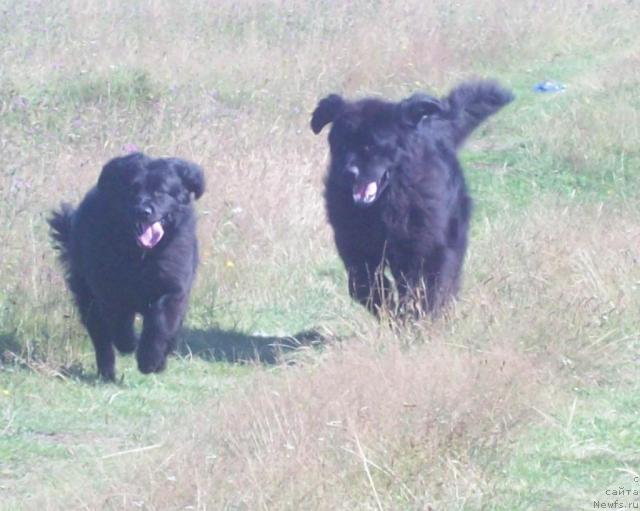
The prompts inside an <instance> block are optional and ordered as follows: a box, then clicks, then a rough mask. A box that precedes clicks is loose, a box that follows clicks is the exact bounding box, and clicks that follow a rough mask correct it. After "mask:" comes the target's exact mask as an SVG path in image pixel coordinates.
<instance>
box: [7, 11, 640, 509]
mask: <svg viewBox="0 0 640 511" xmlns="http://www.w3.org/2000/svg"><path fill="white" fill-rule="evenodd" d="M10 7H11V8H10V11H11V12H10V14H11V16H10V17H11V18H12V19H13V20H14V22H13V23H12V32H11V39H10V40H9V43H5V44H4V46H2V53H1V54H0V57H1V58H0V62H2V68H1V69H0V71H2V74H3V76H4V77H9V79H8V82H4V81H3V82H0V85H2V86H3V87H5V88H4V89H2V90H4V91H7V90H9V91H10V92H11V93H10V94H8V95H4V96H2V97H0V112H2V113H5V114H7V113H8V114H11V116H14V115H15V116H19V115H22V116H23V117H20V119H21V120H20V122H16V121H15V119H14V117H11V119H12V122H13V124H11V125H9V124H8V123H7V124H6V125H4V124H3V125H0V150H1V151H2V152H3V156H4V157H5V158H6V161H7V162H9V163H8V165H7V166H6V167H5V168H4V169H3V170H4V171H3V172H0V199H1V201H2V202H1V203H0V212H1V213H2V215H3V218H4V223H3V226H4V228H3V229H2V230H0V268H2V273H3V282H2V285H1V286H0V298H2V300H3V301H2V304H3V306H4V307H5V308H4V309H0V313H1V314H6V317H7V320H6V322H5V325H9V326H8V327H6V328H7V329H8V330H9V331H10V332H11V333H12V335H13V334H14V333H15V335H16V338H17V340H18V341H19V342H20V343H22V344H23V345H24V347H26V348H27V349H26V351H27V355H29V354H30V353H31V349H30V346H31V344H33V345H36V344H38V345H40V346H43V345H44V346H45V347H46V348H47V349H46V350H45V352H44V353H43V352H42V351H41V352H40V353H39V356H40V358H44V359H45V360H46V361H47V362H48V363H50V364H51V365H52V367H57V366H58V364H59V362H60V360H61V359H62V360H63V361H64V362H66V363H69V362H70V361H74V360H77V359H78V358H79V357H80V358H81V357H85V360H86V359H90V358H91V354H90V349H89V350H87V348H86V346H84V348H81V349H78V350H75V351H74V350H72V349H67V348H65V349H64V350H63V349H61V348H60V345H61V344H63V343H64V342H65V341H66V340H68V339H69V338H84V337H83V336H84V333H83V332H82V331H81V330H80V328H79V327H78V326H77V322H75V320H74V321H73V324H72V322H71V321H69V320H67V319H62V318H63V317H64V316H63V315H64V314H67V315H68V314H69V313H70V312H71V310H72V309H71V306H70V305H69V303H68V301H64V302H63V301H61V300H60V296H62V294H63V293H64V291H63V289H64V286H63V282H62V280H61V278H60V275H59V271H58V266H57V265H56V264H55V263H54V261H53V257H52V254H51V250H50V246H49V241H48V239H47V230H46V227H45V223H44V212H45V211H46V210H48V209H49V208H50V207H52V206H53V205H55V204H57V203H58V202H59V201H60V200H62V199H64V200H71V201H74V200H78V199H79V198H80V197H81V196H82V195H83V193H84V192H85V190H86V189H87V188H88V187H89V186H91V185H92V184H93V183H95V180H96V176H97V173H98V171H99V169H100V167H101V165H102V164H103V163H104V162H105V161H106V160H107V159H108V158H110V157H112V156H114V155H117V154H120V152H121V148H122V146H123V145H124V144H126V143H131V142H134V143H136V144H138V145H139V146H140V147H141V148H142V149H144V150H145V151H148V152H150V153H151V154H154V155H166V154H177V155H182V156H185V157H188V158H192V159H194V160H195V161H198V162H200V163H201V164H203V166H204V167H205V168H206V170H207V176H208V184H209V189H208V191H207V193H206V194H205V196H204V197H203V199H202V201H201V202H200V204H199V205H198V208H199V211H200V212H201V214H202V216H201V221H200V224H199V232H200V240H201V246H202V255H203V264H202V267H201V268H202V270H201V272H200V276H199V281H198V289H197V290H196V293H195V297H194V298H195V299H194V303H193V306H192V310H193V311H194V315H192V316H190V317H192V318H193V317H194V316H195V315H197V314H201V315H203V316H205V317H206V319H205V320H206V321H211V322H214V323H215V322H216V321H227V324H230V325H233V326H236V325H238V324H239V325H241V327H243V328H244V327H245V326H246V325H252V322H253V321H254V315H256V316H258V315H259V314H260V313H261V311H262V310H263V307H266V306H267V305H269V304H273V303H276V304H282V306H283V307H290V309H287V310H289V311H290V312H291V313H292V314H293V313H296V311H297V310H298V308H299V307H301V306H302V305H305V306H307V304H306V303H303V299H302V297H303V295H302V291H303V290H306V289H316V290H317V289H319V290H321V291H322V292H323V293H324V294H323V295H322V296H323V299H322V300H318V301H317V302H315V303H313V302H312V303H311V305H309V306H310V307H314V306H315V307H317V308H321V309H322V313H323V314H324V316H322V317H323V318H325V319H326V322H323V324H322V325H320V327H322V328H323V331H327V332H334V331H337V332H338V333H337V334H331V333H329V334H328V335H327V337H328V338H329V340H330V341H331V343H330V346H328V347H326V348H325V350H324V351H322V352H321V353H311V354H308V356H303V357H301V360H300V361H299V362H298V363H297V364H296V365H293V366H287V367H280V368H278V369H276V370H267V369H264V368H256V370H255V373H256V375H255V377H254V378H253V379H252V380H251V383H250V384H249V385H247V386H246V387H243V388H240V389H238V390H237V392H236V391H235V390H234V391H233V392H230V393H229V394H228V395H227V396H226V397H224V398H223V399H221V400H215V401H214V400H206V401H203V402H202V403H201V407H200V408H201V409H200V411H199V412H197V413H195V414H193V415H186V416H185V417H184V418H183V420H182V421H181V423H179V424H167V425H166V431H165V433H164V435H163V437H162V438H160V439H158V443H159V444H161V447H158V448H157V449H154V450H152V451H144V450H143V451H139V452H131V453H129V454H123V455H122V456H119V457H115V458H110V459H105V460H96V461H95V463H93V464H92V465H91V466H90V467H79V466H73V465H72V464H69V465H65V466H64V467H62V468H61V470H60V474H61V476H60V477H59V478H57V479H56V481H55V484H53V485H52V486H50V487H46V488H41V489H40V488H39V489H38V491H35V492H34V495H33V499H32V500H30V501H28V502H26V503H24V502H21V503H20V505H23V506H25V507H30V508H36V507H39V508H42V509H63V508H64V509H68V508H79V509H118V510H120V509H150V510H151V509H153V510H156V509H157V510H164V509H197V510H204V509H228V510H250V511H253V510H256V509H265V510H267V509H277V510H280V509H283V510H286V509H292V510H294V509H296V510H297V509H327V510H328V509H332V510H333V509H345V510H346V509H349V510H352V509H378V510H379V509H422V510H427V509H442V508H444V507H446V508H447V509H463V508H464V509H474V508H475V509H481V508H482V505H483V503H484V502H485V500H484V498H485V496H486V495H488V494H491V492H492V491H493V489H492V487H491V485H492V482H491V481H492V479H491V474H490V473H489V472H490V470H489V469H490V467H491V463H492V461H495V460H496V459H499V457H500V456H501V455H502V453H503V452H504V451H503V449H504V447H505V445H506V443H507V441H508V439H509V437H510V435H511V434H512V433H513V432H514V431H517V428H518V426H519V425H520V424H521V423H522V422H523V421H525V420H528V419H530V418H532V417H533V415H532V409H533V407H534V406H535V407H549V406H551V405H552V403H554V402H555V400H556V399H562V398H564V397H566V395H567V394H568V392H570V389H571V388H573V387H580V386H586V385H593V384H599V383H602V382H606V381H607V380H609V379H611V380H615V379H619V378H624V377H625V375H624V371H625V368H626V367H628V366H627V365H625V364H626V363H627V362H628V358H629V357H630V356H631V353H632V351H631V350H627V346H628V344H629V343H630V339H631V338H632V337H633V336H634V335H636V336H637V333H636V330H634V328H636V327H637V321H635V318H636V317H637V311H638V310H639V308H640V299H639V298H638V297H639V296H640V295H639V293H638V288H639V286H640V270H639V266H638V252H637V247H638V242H640V226H639V224H638V222H637V218H638V210H637V206H636V205H634V204H630V205H629V204H626V205H625V204H624V201H621V200H616V201H615V205H613V204H612V205H602V206H601V207H599V208H598V207H596V206H593V205H591V206H580V205H579V204H577V201H561V200H558V199H555V198H554V197H551V198H549V197H542V196H541V197H536V198H535V201H534V205H533V206H532V207H531V208H530V209H528V210H527V211H525V212H523V211H512V210H511V209H509V205H508V202H509V198H508V197H505V198H504V208H505V211H503V212H499V213H497V214H496V215H495V216H492V217H490V218H487V219H485V220H482V221H479V222H478V223H477V224H476V225H475V226H474V233H473V241H472V243H471V246H470V253H469V258H468V261H467V266H466V269H465V275H466V277H465V279H466V280H465V286H464V293H463V294H462V297H461V300H460V302H459V303H458V304H457V305H456V307H455V308H454V309H453V310H452V311H451V313H450V317H448V318H446V319H444V320H442V321H438V322H435V323H432V324H430V323H420V324H416V325H411V326H409V327H407V328H405V329H404V330H390V329H386V328H385V327H380V326H379V325H378V324H377V323H375V322H374V321H372V320H371V318H369V317H368V315H367V314H366V313H364V312H363V311H362V310H360V309H358V308H356V307H354V306H353V305H352V304H351V303H350V301H349V299H348V297H347V296H346V292H345V289H346V286H345V285H344V283H343V282H340V278H341V277H340V276H342V269H341V268H340V266H339V262H337V261H336V256H335V253H334V250H333V246H332V241H331V235H330V232H329V229H328V228H327V226H326V222H325V220H324V211H323V204H322V200H321V180H322V173H323V169H324V166H325V162H326V145H325V144H324V142H323V140H321V139H320V138H316V137H314V136H313V135H312V134H311V133H310V131H309V130H308V114H309V112H310V111H311V110H312V108H313V106H314V105H315V102H316V101H317V99H318V98H319V97H321V96H322V95H324V94H326V93H328V92H331V91H334V90H335V91H340V92H342V93H345V94H356V95H358V94H363V93H375V94H385V95H387V96H389V97H392V98H398V97H401V96H402V95H404V94H406V93H408V92H410V91H413V90H415V89H417V88H421V87H422V88H424V87H426V88H428V89H430V90H433V89H435V90H437V91H440V90H443V89H445V88H446V87H448V86H450V85H452V84H453V83H455V82H457V81H458V80H459V79H461V78H462V77H468V76H469V75H470V74H491V75H492V76H497V77H498V78H500V77H501V76H500V74H501V73H504V74H505V76H519V77H523V76H524V78H522V80H523V81H525V80H527V83H528V82H529V81H531V82H533V80H538V79H541V78H543V77H540V76H538V75H535V76H532V75H530V74H528V73H532V72H531V69H530V68H531V67H533V68H535V67H536V66H539V64H540V62H541V61H543V62H547V61H550V60H553V59H555V58H557V57H558V58H560V57H562V56H566V55H568V54H569V55H570V54H571V53H572V52H573V51H574V50H575V49H576V48H579V50H580V51H582V52H586V51H588V50H589V49H590V48H591V49H592V50H594V51H600V50H602V48H606V50H607V52H610V54H611V55H612V58H611V59H607V61H606V67H604V68H603V69H597V70H594V71H593V73H591V72H588V73H583V74H582V75H580V76H578V77H577V79H576V82H575V83H574V85H573V86H574V87H575V88H577V87H582V89H583V90H586V91H588V92H589V94H588V98H590V99H589V100H590V101H591V100H595V101H596V107H592V106H591V105H589V104H587V103H585V102H584V101H583V97H582V96H579V95H578V96H575V97H573V98H572V99H570V100H569V101H568V104H565V106H566V108H565V109H563V110H562V111H561V112H560V113H558V114H555V113H554V112H553V111H552V112H551V113H547V112H543V114H541V115H542V116H543V117H545V118H544V119H543V120H544V121H546V122H543V123H542V124H538V125H521V124H520V123H517V122H514V121H513V119H512V118H511V121H510V122H511V123H512V124H516V125H517V127H516V128H515V129H513V130H512V132H510V133H509V134H508V135H509V136H513V137H514V138H515V139H516V140H517V141H518V142H519V143H524V144H527V146H530V147H531V151H532V153H538V154H540V153H545V152H548V153H550V154H553V155H554V156H557V158H556V160H557V161H560V160H561V159H562V158H567V159H570V160H572V162H573V167H572V169H581V168H584V167H586V166H588V165H590V164H591V163H590V162H591V161H592V160H593V159H594V158H598V159H599V160H598V161H599V162H602V163H605V164H607V165H608V166H607V167H606V168H610V163H611V162H610V161H609V159H610V158H612V157H615V156H612V155H614V154H618V153H614V151H613V149H614V148H618V147H619V146H620V145H621V144H622V145H623V146H624V150H625V151H628V152H629V153H633V151H635V148H636V147H637V145H636V143H635V142H634V141H635V140H637V139H638V137H637V136H636V135H637V129H638V126H639V125H640V123H638V122H637V109H635V110H634V109H632V108H629V107H628V106H627V99H628V96H627V95H622V94H620V95H618V96H617V97H614V98H611V100H609V98H606V100H605V99H602V97H601V96H598V94H599V93H600V92H601V93H602V94H606V92H607V90H608V88H610V87H612V86H613V85H615V84H617V83H619V81H618V78H617V77H618V75H619V76H620V77H621V78H620V80H622V81H625V80H626V81H625V82H624V83H628V84H629V87H630V88H633V86H634V84H636V83H637V82H638V76H637V66H636V67H635V68H634V65H635V64H636V63H637V55H636V54H635V53H633V52H631V51H622V50H621V48H624V47H625V45H627V44H628V41H627V40H625V39H624V38H618V37H617V36H616V37H613V36H612V32H615V33H617V32H616V31H619V32H620V33H623V34H627V35H628V34H629V33H630V30H629V27H635V26H637V23H636V22H637V16H638V14H637V12H636V11H637V10H636V11H634V10H633V9H632V8H631V7H627V6H626V4H623V3H622V2H619V1H615V0H608V1H604V2H597V3H595V2H588V3H585V2H579V1H578V0H564V1H561V2H539V1H531V2H529V1H523V2H508V1H506V0H482V1H480V2H474V3H473V5H467V4H464V8H463V5H462V3H455V2H454V3H452V2H446V1H437V2H417V1H409V0H407V1H403V2H391V1H382V2H368V1H364V0H363V1H357V2H350V3H343V4H340V5H337V4H335V3H327V2H324V1H320V0H318V1H308V2H302V1H270V2H266V1H264V2H246V3H245V2H241V3H238V2H232V1H230V0H229V1H227V0H224V1H220V2H214V3H209V4H206V3H201V2H195V1H187V0H184V1H181V2H173V3H172V2H164V1H156V0H150V1H146V2H139V3H136V4H131V5H127V6H123V5H122V4H120V3H118V2H106V3H104V2H102V3H96V2H89V3H87V2H79V1H68V2H63V3H62V4H60V3H46V2H44V3H43V2H24V3H16V4H14V5H12V6H10ZM609 12H615V13H617V16H616V17H615V19H613V20H612V23H603V22H602V21H603V19H604V20H605V21H606V17H607V15H608V13H609ZM620 13H622V14H620ZM301 20H302V21H301ZM36 29H37V30H36ZM634 33H635V32H634ZM43 40H45V41H46V44H44V43H42V41H43ZM634 48H635V46H634ZM121 68H124V69H137V68H142V69H144V71H145V72H147V73H148V75H149V77H150V81H151V83H152V84H153V85H154V87H156V89H154V91H155V92H154V93H157V94H156V96H154V97H153V98H151V99H149V98H142V99H141V98H138V101H137V102H134V103H133V104H128V103H126V101H125V102H123V103H122V104H116V105H115V106H114V105H113V104H109V103H108V102H104V101H99V100H97V101H89V102H86V103H82V104H80V105H79V106H69V105H68V104H64V102H63V103H62V104H54V105H51V104H38V103H37V102H36V101H33V102H32V103H31V104H29V105H28V106H27V107H23V103H22V102H21V100H20V98H23V96H24V97H27V96H29V94H35V93H33V91H34V90H35V91H36V92H38V91H40V92H42V90H45V89H46V87H47V86H49V85H50V83H58V82H56V80H58V81H61V82H62V83H63V85H64V84H65V83H67V82H74V81H75V80H80V79H82V77H84V76H85V75H86V74H87V73H88V74H99V73H105V76H109V73H110V72H112V71H113V70H114V69H121ZM85 72H86V73H85ZM6 83H9V85H6ZM527 87H528V85H527ZM592 93H593V94H592ZM35 95H36V96H37V94H35ZM29 97H31V96H29ZM594 98H595V99H594ZM125 99H126V98H125ZM19 100H20V101H19ZM605 104H606V105H608V106H609V108H604V107H603V105H605ZM528 108H529V109H530V108H531V107H530V106H526V105H525V106H524V107H522V110H520V111H518V112H516V111H515V110H514V111H513V112H514V113H512V114H509V113H505V116H504V117H503V119H507V118H509V115H512V116H515V115H526V114H527V109H528ZM550 110H551V109H550ZM52 119H53V120H56V121H60V119H63V120H64V122H60V125H59V126H58V127H55V128H47V126H48V124H47V123H50V122H52ZM76 119H79V121H77V122H76ZM74 122H76V124H78V125H79V126H80V127H79V128H76V127H75V126H76V124H74ZM492 122H494V121H492ZM500 122H502V121H501V120H500V119H498V120H496V121H495V123H500ZM505 122H507V121H505ZM494 125H495V124H494ZM56 126H57V125H56ZM506 131H508V130H507V129H505V128H503V129H502V130H501V131H500V132H499V133H498V135H499V136H502V135H507V133H506ZM623 154H625V153H624V152H623ZM603 168H604V167H603ZM503 170H504V169H503ZM487 171H489V170H487ZM544 171H545V172H555V171H556V169H551V168H549V169H544ZM504 172H507V170H504ZM544 177H545V176H544V175H542V176H541V179H544ZM623 188H624V186H623V185H621V186H620V187H619V189H618V191H619V192H620V191H622V190H623ZM621 195H622V193H621ZM618 199H619V197H618ZM479 200H482V198H481V197H480V198H479ZM319 267H320V268H322V270H323V271H326V272H329V273H330V272H331V271H334V273H333V274H331V275H330V277H328V278H325V277H322V275H320V272H319V271H318V270H317V268H319ZM336 269H338V271H339V272H340V273H339V276H338V277H336V276H335V275H336V273H335V270H336ZM210 295H212V296H213V298H210V297H209V296H210ZM64 296H66V295H64ZM7 297H11V299H10V300H9V299H8V298H7ZM218 297H222V298H218ZM304 297H305V298H306V296H304ZM209 301H211V302H214V303H213V305H211V304H209V303H208V302H209ZM209 307H211V308H212V309H213V311H214V312H213V313H210V309H209ZM229 310H231V311H232V312H231V313H229V312H228V311H229ZM7 311H9V312H7ZM199 311H204V312H199ZM256 311H257V312H256ZM225 314H230V317H225V316H224V315H225ZM220 318H222V320H220ZM0 319H1V317H0ZM307 326H308V325H307ZM313 326H316V325H313ZM343 332H349V333H348V335H347V336H346V337H344V335H345V334H343ZM288 333H291V332H288ZM67 359H68V360H67ZM154 445H155V444H154ZM430 506H431V507H430Z"/></svg>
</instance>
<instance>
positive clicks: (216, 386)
mask: <svg viewBox="0 0 640 511" xmlns="http://www.w3.org/2000/svg"><path fill="white" fill-rule="evenodd" d="M35 369H36V370H30V369H28V368H21V367H20V366H19V365H9V366H5V367H4V368H3V369H2V370H0V409H1V410H2V414H1V416H0V489H1V490H2V491H3V492H5V494H6V493H7V492H8V495H10V496H11V498H12V499H14V500H13V503H14V504H13V505H15V504H16V503H19V502H21V501H22V502H28V499H29V498H30V497H31V496H33V494H34V493H37V492H38V491H39V489H41V488H44V487H47V486H49V485H53V486H55V480H56V478H57V475H56V473H57V472H56V471H57V470H63V471H64V470H65V468H64V467H65V466H68V465H70V464H81V465H87V464H88V465H91V463H94V462H95V460H99V459H102V458H105V459H108V458H109V457H111V456H117V455H118V453H119V452H122V451H129V450H133V451H135V450H136V449H138V448H144V447H146V446H149V445H155V444H158V443H162V442H164V441H166V439H167V438H168V437H169V436H170V435H171V430H170V429H167V426H168V425H169V424H179V423H180V420H181V418H182V417H184V415H185V414H188V413H190V410H191V411H193V410H194V409H195V408H197V407H198V406H199V403H200V402H202V401H204V400H208V401H212V402H215V401H216V400H217V399H219V397H220V396H221V395H222V394H224V393H226V392H229V391H232V390H233V389H234V388H236V389H237V388H238V387H240V386H243V385H246V384H247V383H248V382H249V381H250V378H249V377H250V374H251V371H250V370H249V368H246V367H243V366H238V365H228V364H212V363H211V362H207V361H203V360H201V359H199V358H193V359H188V360H187V359H185V360H182V361H177V360H176V361H175V363H173V364H171V366H170V367H169V368H168V370H167V371H166V372H165V373H164V374H163V375H162V377H161V378H158V377H155V376H153V377H150V378H145V377H144V376H142V375H141V374H140V373H139V372H138V371H137V369H136V368H135V363H134V361H133V360H132V359H131V358H121V359H120V361H119V374H120V375H121V376H120V382H119V383H118V384H114V385H104V384H103V383H101V382H100V381H97V380H96V378H95V376H94V373H93V370H92V369H87V370H85V369H83V368H82V367H81V366H76V367H74V368H70V369H71V371H70V372H71V374H68V375H65V374H62V373H57V375H53V374H51V373H49V374H47V373H46V372H41V371H38V370H37V369H38V367H35ZM40 369H42V370H43V371H44V370H45V368H43V367H40ZM123 455H126V453H124V454H123ZM10 508H11V507H9V508H6V509H10ZM13 509H15V508H13Z"/></svg>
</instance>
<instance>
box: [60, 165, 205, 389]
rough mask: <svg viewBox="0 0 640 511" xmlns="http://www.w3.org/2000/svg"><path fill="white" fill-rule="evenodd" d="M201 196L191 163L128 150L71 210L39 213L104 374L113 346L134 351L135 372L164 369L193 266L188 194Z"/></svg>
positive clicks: (198, 174) (111, 366)
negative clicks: (138, 322)
mask: <svg viewBox="0 0 640 511" xmlns="http://www.w3.org/2000/svg"><path fill="white" fill-rule="evenodd" d="M203 192H204V174H203V172H202V169H201V168H200V167H199V166H197V165H195V164H193V163H190V162H187V161H185V160H181V159H178V158H166V159H165V158H161V159H155V160H154V159H151V158H149V157H147V156H145V155H143V154H141V153H134V154H130V155H128V156H124V157H121V158H114V159H113V160H111V161H110V162H108V163H107V164H106V165H105V167H104V168H103V169H102V173H101V174H100V178H99V179H98V184H97V186H95V187H94V188H93V189H92V190H90V191H89V193H88V194H87V195H86V197H85V198H84V200H83V201H82V202H81V203H80V205H79V207H78V208H77V209H73V208H72V207H71V206H70V205H68V204H63V205H62V207H61V209H60V210H59V211H56V212H54V213H53V214H52V216H51V218H50V219H49V224H50V225H51V228H52V237H53V238H54V240H55V242H56V244H57V248H58V249H59V250H60V259H61V260H62V262H63V264H64V266H65V269H66V278H67V284H68V285H69V288H70V289H71V292H72V293H73V296H74V298H75V301H76V304H77V306H78V309H79V310H80V317H81V319H82V322H83V323H84V325H85V326H86V328H87V330H88V331H89V335H90V336H91V340H92V341H93V345H94V348H95V352H96V362H97V366H98V372H99V374H100V375H101V376H102V377H103V378H104V379H106V380H113V379H114V378H115V354H114V349H113V347H114V346H115V347H116V348H117V349H118V351H120V352H121V353H131V352H133V351H135V350H136V348H137V359H138V368H139V369H140V371H142V372H143V373H150V372H158V371H162V370H163V369H164V367H165V363H166V357H167V355H168V354H169V352H170V351H171V350H172V349H173V347H174V346H173V342H174V337H175V335H176V332H177V330H178V328H179V327H180V325H181V323H182V320H183V317H184V315H185V312H186V308H187V302H188V298H189V292H190V290H191V285H192V283H193V280H194V276H195V272H196V266H197V264H198V244H197V239H196V233H195V225H196V218H195V213H194V210H193V205H192V203H193V199H192V197H195V198H196V199H197V198H199V197H200V196H201V195H202V193H203ZM136 313H138V314H141V315H142V316H143V318H144V323H143V327H142V334H141V337H140V339H139V341H138V339H137V337H136V334H135V332H134V318H135V315H136Z"/></svg>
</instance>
